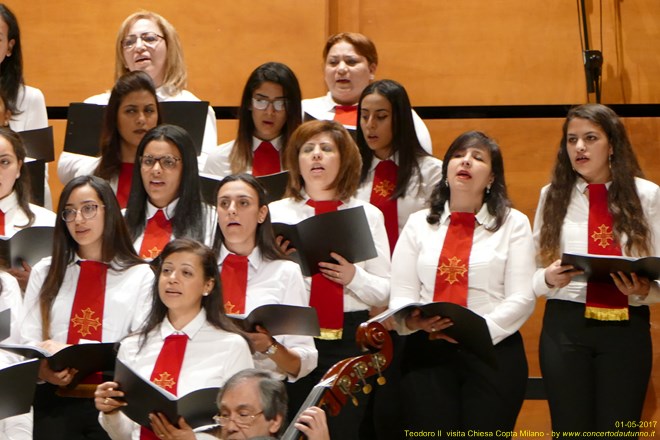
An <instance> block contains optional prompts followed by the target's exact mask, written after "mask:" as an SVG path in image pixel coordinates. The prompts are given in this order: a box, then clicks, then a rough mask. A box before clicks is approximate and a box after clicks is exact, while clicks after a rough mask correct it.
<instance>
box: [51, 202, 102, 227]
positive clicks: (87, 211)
mask: <svg viewBox="0 0 660 440" xmlns="http://www.w3.org/2000/svg"><path fill="white" fill-rule="evenodd" d="M104 207H105V206H104V205H101V208H104ZM98 210H99V205H97V204H95V203H88V204H87V205H82V207H81V208H80V209H73V208H66V209H64V210H63V211H62V212H61V214H60V216H61V217H62V220H64V221H65V222H66V223H71V222H72V221H75V220H76V217H77V216H78V213H80V215H81V216H82V218H84V219H85V220H89V219H92V218H94V217H96V213H97V212H98Z"/></svg>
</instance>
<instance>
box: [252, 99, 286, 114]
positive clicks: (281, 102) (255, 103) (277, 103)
mask: <svg viewBox="0 0 660 440" xmlns="http://www.w3.org/2000/svg"><path fill="white" fill-rule="evenodd" d="M269 104H272V105H273V110H275V111H276V112H281V111H282V110H285V109H286V99H272V100H271V99H266V98H252V107H253V108H256V109H257V110H266V109H267V108H268V105H269Z"/></svg>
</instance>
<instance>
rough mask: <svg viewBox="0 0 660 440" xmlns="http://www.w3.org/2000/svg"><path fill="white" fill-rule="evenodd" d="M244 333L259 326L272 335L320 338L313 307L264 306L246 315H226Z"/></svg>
mask: <svg viewBox="0 0 660 440" xmlns="http://www.w3.org/2000/svg"><path fill="white" fill-rule="evenodd" d="M227 316H229V317H230V318H232V319H233V320H234V322H235V323H236V324H237V325H238V326H239V327H241V328H242V329H243V330H245V331H246V332H254V331H255V327H256V326H257V325H260V326H262V327H264V328H266V329H267V330H268V332H269V333H270V334H271V335H273V336H277V335H304V336H320V335H321V329H320V327H319V319H318V316H317V314H316V309H314V308H313V307H303V306H292V305H288V304H265V305H263V306H259V307H257V308H256V309H254V310H252V311H251V312H250V313H249V314H248V315H227Z"/></svg>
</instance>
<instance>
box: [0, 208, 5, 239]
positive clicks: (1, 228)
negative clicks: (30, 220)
mask: <svg viewBox="0 0 660 440" xmlns="http://www.w3.org/2000/svg"><path fill="white" fill-rule="evenodd" d="M0 235H5V213H4V211H2V210H1V209H0Z"/></svg>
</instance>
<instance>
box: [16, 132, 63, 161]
mask: <svg viewBox="0 0 660 440" xmlns="http://www.w3.org/2000/svg"><path fill="white" fill-rule="evenodd" d="M18 135H19V136H20V137H21V139H23V144H24V145H25V149H26V150H27V155H28V157H31V158H33V159H39V160H43V161H44V162H52V161H54V160H55V142H54V141H53V127H44V128H37V129H35V130H25V131H19V132H18Z"/></svg>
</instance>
